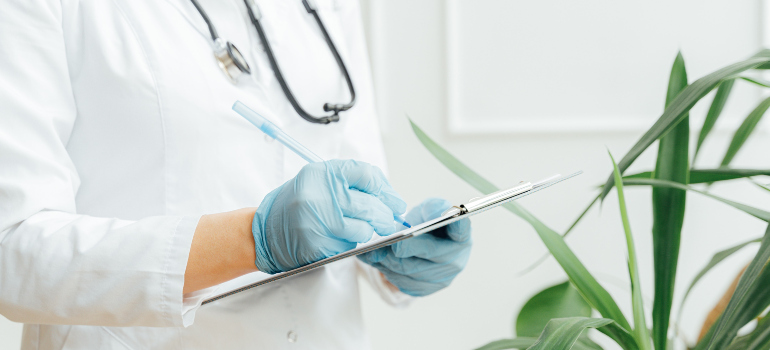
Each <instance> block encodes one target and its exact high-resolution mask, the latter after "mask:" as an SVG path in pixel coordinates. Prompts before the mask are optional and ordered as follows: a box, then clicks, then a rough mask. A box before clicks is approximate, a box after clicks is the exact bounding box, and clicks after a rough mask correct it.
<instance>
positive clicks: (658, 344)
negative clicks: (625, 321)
mask: <svg viewBox="0 0 770 350" xmlns="http://www.w3.org/2000/svg"><path fill="white" fill-rule="evenodd" d="M686 87H687V72H686V70H685V65H684V59H683V58H682V54H681V53H680V54H678V55H677V56H676V59H675V60H674V65H673V67H671V78H670V79H669V82H668V92H667V93H666V105H669V104H670V103H671V101H672V100H674V99H675V98H676V96H677V95H679V93H680V92H681V91H682V90H684V89H685V88H686ZM689 145H690V118H689V117H688V116H687V114H685V117H684V119H682V121H681V122H680V123H679V124H678V125H677V126H676V127H674V128H673V129H672V130H671V131H670V132H668V133H667V134H666V135H664V136H663V137H661V138H660V141H659V146H658V158H657V162H656V164H655V173H654V174H653V177H654V178H656V179H660V180H668V181H674V182H678V183H682V184H687V182H688V179H689V176H690V165H689V163H688V162H689V160H690V149H689ZM619 179H620V173H618V174H617V175H616V177H615V181H616V182H617V181H620V180H619ZM686 199H687V192H686V191H683V190H679V189H674V188H665V187H654V188H653V189H652V208H653V210H652V218H653V223H652V243H653V245H652V246H653V258H654V259H653V263H654V264H653V265H654V272H655V275H654V276H655V299H654V301H653V305H652V340H653V344H654V346H655V348H656V349H660V350H665V349H666V345H667V344H668V326H669V322H670V319H671V305H672V303H673V298H674V282H675V279H676V268H677V262H678V261H679V243H680V239H681V235H682V224H683V223H684V212H685V203H686ZM637 341H641V340H639V339H637Z"/></svg>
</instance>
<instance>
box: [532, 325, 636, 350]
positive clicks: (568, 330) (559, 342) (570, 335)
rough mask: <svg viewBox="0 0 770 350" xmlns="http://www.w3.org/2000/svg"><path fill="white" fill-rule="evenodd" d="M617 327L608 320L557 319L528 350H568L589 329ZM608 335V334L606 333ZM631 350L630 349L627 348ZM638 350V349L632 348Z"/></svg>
mask: <svg viewBox="0 0 770 350" xmlns="http://www.w3.org/2000/svg"><path fill="white" fill-rule="evenodd" d="M613 326H614V327H615V328H617V329H619V330H621V331H622V329H620V327H617V324H616V323H615V322H614V321H612V320H610V319H607V318H587V317H570V318H555V319H553V320H551V321H549V322H548V325H546V326H545V329H543V332H542V333H541V334H540V337H538V338H537V341H536V342H535V344H533V345H532V346H531V347H529V348H527V349H528V350H568V349H571V348H572V346H573V345H574V344H575V343H576V342H577V341H578V339H579V338H580V335H581V334H582V333H583V331H585V330H586V329H588V328H598V329H601V328H604V327H613ZM605 334H607V333H605ZM624 349H627V350H629V348H625V347H624ZM632 349H636V348H632Z"/></svg>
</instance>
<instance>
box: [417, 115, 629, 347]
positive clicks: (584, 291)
mask: <svg viewBox="0 0 770 350" xmlns="http://www.w3.org/2000/svg"><path fill="white" fill-rule="evenodd" d="M410 123H411V124H412V130H414V133H415V135H416V136H417V138H418V139H419V140H420V142H422V144H423V145H424V146H425V148H427V149H428V151H429V152H431V153H432V154H433V155H434V156H435V157H436V159H438V160H439V161H440V162H441V163H442V164H444V166H446V167H447V168H448V169H449V170H451V171H452V172H453V173H455V175H457V176H459V177H460V178H461V179H463V180H465V181H466V182H467V183H468V184H470V185H471V186H473V187H475V188H476V189H477V190H479V191H480V192H482V193H484V194H489V193H492V192H495V191H497V187H495V186H494V185H492V183H491V182H489V181H487V180H486V179H484V178H483V177H481V176H480V175H478V174H477V173H476V172H474V171H473V170H471V169H470V168H468V167H467V166H466V165H465V164H463V163H462V162H460V161H459V160H458V159H457V158H455V157H454V156H452V155H451V154H449V152H447V151H446V150H444V149H443V148H442V147H441V146H439V145H438V144H437V143H436V142H434V141H433V140H431V139H430V137H428V135H426V134H425V132H423V131H422V129H420V128H419V127H418V126H417V125H416V124H415V123H414V122H412V121H411V120H410ZM503 207H505V208H506V209H508V210H509V211H511V212H512V213H514V214H516V215H517V216H519V217H520V218H522V219H524V220H525V221H526V222H528V223H529V224H530V225H531V226H532V227H533V228H534V229H535V231H536V232H537V234H538V235H539V236H540V239H541V240H542V241H543V243H544V244H545V246H546V248H548V250H549V251H550V252H551V254H553V256H554V258H556V261H557V262H558V263H559V265H561V267H562V269H564V272H565V273H566V274H567V276H568V277H569V279H570V281H571V282H572V284H573V285H574V286H575V288H576V289H577V290H578V291H579V292H580V294H581V295H583V298H584V299H585V300H586V301H588V303H589V304H591V306H593V308H594V309H596V310H597V311H599V313H600V314H601V315H602V316H603V317H606V318H609V319H611V320H614V321H615V322H616V323H617V324H618V325H620V327H621V328H623V329H624V330H626V331H630V330H631V326H630V325H629V324H628V320H626V318H625V316H624V315H623V312H621V311H620V308H619V307H618V305H617V303H615V300H614V299H612V296H610V294H609V293H608V292H607V290H606V289H604V287H602V286H601V285H600V284H599V282H597V281H596V279H595V278H594V277H593V275H591V273H589V272H588V269H586V267H585V266H584V265H583V263H581V262H580V260H579V259H578V258H577V256H575V253H574V252H572V250H571V249H570V248H569V246H567V243H566V242H564V238H563V237H562V236H561V235H559V234H558V233H556V231H554V230H552V229H550V228H549V227H548V226H546V225H545V224H544V223H543V222H541V221H540V220H538V219H537V218H536V217H535V216H533V215H532V214H530V213H529V212H528V211H527V210H526V209H524V208H523V207H522V206H520V205H519V204H518V203H516V202H508V203H506V204H504V205H503ZM610 336H611V337H613V339H614V340H615V341H617V342H618V343H619V344H621V346H623V347H624V348H630V347H631V344H625V343H626V342H627V341H628V339H625V338H621V336H622V334H620V333H616V334H613V335H610ZM615 337H618V338H615ZM631 340H632V341H633V339H631ZM633 345H635V344H633Z"/></svg>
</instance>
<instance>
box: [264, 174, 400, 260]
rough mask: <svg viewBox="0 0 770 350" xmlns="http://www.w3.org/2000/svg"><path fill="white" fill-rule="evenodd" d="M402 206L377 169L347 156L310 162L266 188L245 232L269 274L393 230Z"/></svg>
mask: <svg viewBox="0 0 770 350" xmlns="http://www.w3.org/2000/svg"><path fill="white" fill-rule="evenodd" d="M405 210H406V203H405V202H404V201H403V200H402V199H401V197H399V195H398V194H397V193H396V191H395V190H393V187H391V186H390V183H389V182H388V180H387V179H386V178H385V175H384V174H383V173H382V171H381V170H380V169H379V168H377V167H375V166H373V165H369V164H367V163H362V162H356V161H353V160H330V161H327V162H323V163H311V164H308V165H306V166H305V167H303V168H302V170H300V172H299V174H297V176H296V177H294V178H293V179H291V180H289V181H288V182H286V183H285V184H283V185H281V187H279V188H277V189H275V190H273V191H272V192H270V193H269V194H268V195H267V196H266V197H265V199H264V200H262V203H261V204H260V205H259V208H258V209H257V213H256V214H255V215H254V220H253V222H252V226H251V231H252V233H253V235H254V243H255V248H256V252H257V259H256V261H255V262H254V263H255V265H256V266H257V268H258V269H259V270H260V271H262V272H265V273H269V274H274V273H278V272H283V271H288V270H291V269H294V268H297V267H300V266H303V265H307V264H309V263H312V262H315V261H318V260H321V259H324V258H327V257H330V256H332V255H336V254H339V253H341V252H344V251H347V250H350V249H353V248H355V247H356V244H357V243H361V242H366V241H368V240H369V239H370V238H371V237H372V233H373V232H377V234H379V235H381V236H386V235H390V234H393V233H394V232H396V225H395V223H394V221H393V214H394V213H396V214H401V213H403V212H404V211H405Z"/></svg>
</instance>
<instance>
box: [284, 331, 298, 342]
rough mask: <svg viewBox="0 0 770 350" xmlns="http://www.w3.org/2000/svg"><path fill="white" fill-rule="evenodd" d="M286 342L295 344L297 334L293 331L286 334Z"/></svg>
mask: <svg viewBox="0 0 770 350" xmlns="http://www.w3.org/2000/svg"><path fill="white" fill-rule="evenodd" d="M286 340H287V341H289V343H296V342H297V333H294V331H289V333H286Z"/></svg>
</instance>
